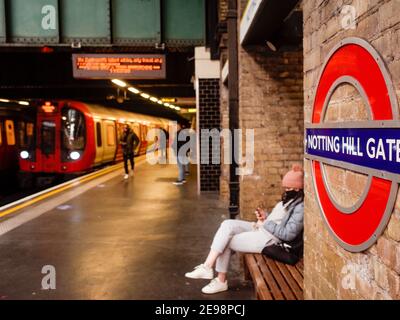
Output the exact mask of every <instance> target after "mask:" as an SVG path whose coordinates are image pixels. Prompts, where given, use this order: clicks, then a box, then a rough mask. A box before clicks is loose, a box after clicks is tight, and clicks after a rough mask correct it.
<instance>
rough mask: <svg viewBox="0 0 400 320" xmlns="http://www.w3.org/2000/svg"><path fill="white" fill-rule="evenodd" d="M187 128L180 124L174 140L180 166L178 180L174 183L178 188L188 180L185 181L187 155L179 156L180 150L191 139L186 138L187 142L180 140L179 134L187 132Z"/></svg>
mask: <svg viewBox="0 0 400 320" xmlns="http://www.w3.org/2000/svg"><path fill="white" fill-rule="evenodd" d="M185 128H186V126H185V124H183V123H182V124H178V131H177V133H176V137H175V139H174V143H173V146H172V147H173V149H174V151H175V155H176V161H177V164H178V180H176V181H174V182H173V184H174V185H176V186H181V185H183V184H184V183H186V179H185V168H186V166H187V165H186V164H185V162H186V161H188V158H187V155H179V151H180V149H181V148H182V147H183V146H184V145H185V144H186V143H187V142H188V141H189V139H190V137H186V139H185V140H183V141H181V140H179V134H180V133H181V132H182V131H183V130H185ZM185 158H186V159H185Z"/></svg>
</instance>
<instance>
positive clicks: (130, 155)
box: [120, 124, 140, 179]
mask: <svg viewBox="0 0 400 320" xmlns="http://www.w3.org/2000/svg"><path fill="white" fill-rule="evenodd" d="M139 142H140V141H139V138H138V136H137V135H136V134H135V132H133V130H132V129H131V127H130V126H129V125H127V124H126V125H125V126H124V133H123V135H122V137H121V141H120V144H121V145H122V150H123V155H124V167H125V176H124V179H128V178H129V169H128V160H129V161H130V163H131V169H132V171H131V175H133V171H134V170H135V149H136V147H137V145H138V144H139Z"/></svg>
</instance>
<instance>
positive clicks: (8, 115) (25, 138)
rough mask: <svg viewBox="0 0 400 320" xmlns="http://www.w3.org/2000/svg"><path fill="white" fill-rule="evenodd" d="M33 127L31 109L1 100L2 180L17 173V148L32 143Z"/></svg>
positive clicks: (0, 177)
mask: <svg viewBox="0 0 400 320" xmlns="http://www.w3.org/2000/svg"><path fill="white" fill-rule="evenodd" d="M34 127H35V117H34V112H33V109H30V108H27V107H22V106H19V105H18V104H13V103H4V102H1V104H0V179H1V180H2V181H5V180H7V179H6V178H7V177H12V176H13V175H15V174H16V173H17V171H18V150H19V149H20V148H21V147H22V148H26V147H27V146H28V145H31V144H32V143H33V136H34ZM0 183H1V182H0Z"/></svg>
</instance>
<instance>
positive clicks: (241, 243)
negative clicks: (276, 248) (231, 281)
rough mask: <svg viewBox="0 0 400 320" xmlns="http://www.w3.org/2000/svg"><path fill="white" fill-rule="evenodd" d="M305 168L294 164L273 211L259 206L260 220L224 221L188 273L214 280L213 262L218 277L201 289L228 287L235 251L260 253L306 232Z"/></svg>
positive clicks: (257, 212) (205, 290)
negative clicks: (203, 256)
mask: <svg viewBox="0 0 400 320" xmlns="http://www.w3.org/2000/svg"><path fill="white" fill-rule="evenodd" d="M303 179H304V178H303V170H302V168H301V166H299V165H295V166H293V168H292V170H291V171H289V172H288V173H287V174H286V175H285V176H284V177H283V180H282V187H283V188H284V193H283V195H282V201H281V202H279V203H278V204H277V205H276V206H275V208H274V209H273V210H272V212H271V214H269V215H267V214H266V212H264V211H263V210H261V209H259V208H257V210H256V212H255V213H256V216H257V222H256V223H252V222H248V221H242V220H225V221H224V222H222V224H221V226H220V228H219V229H218V231H217V233H216V234H215V236H214V241H213V243H212V245H211V250H210V252H209V254H208V256H207V259H206V260H205V262H204V263H203V264H201V265H199V266H197V267H196V268H195V269H194V270H193V271H192V272H188V273H186V274H185V276H186V277H187V278H191V279H213V278H214V270H213V267H214V265H215V266H216V271H217V272H218V276H217V277H216V278H215V279H213V280H212V281H211V282H210V283H209V284H208V285H206V286H205V287H204V288H203V289H202V292H203V293H206V294H214V293H218V292H222V291H226V290H228V281H227V279H226V274H227V271H228V266H229V260H230V257H231V254H232V251H237V252H243V253H261V252H262V251H263V249H264V248H265V247H267V246H272V245H274V244H276V243H281V242H282V243H283V242H289V241H293V240H294V239H296V238H297V237H298V236H299V235H300V234H301V233H302V232H303V219H304V192H303Z"/></svg>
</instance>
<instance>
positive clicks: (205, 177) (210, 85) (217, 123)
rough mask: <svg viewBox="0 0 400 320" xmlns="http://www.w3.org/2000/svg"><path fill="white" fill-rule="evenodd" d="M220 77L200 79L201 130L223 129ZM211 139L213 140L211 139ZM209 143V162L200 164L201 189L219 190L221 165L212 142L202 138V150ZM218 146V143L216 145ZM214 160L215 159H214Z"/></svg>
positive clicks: (199, 113)
mask: <svg viewBox="0 0 400 320" xmlns="http://www.w3.org/2000/svg"><path fill="white" fill-rule="evenodd" d="M219 81H220V80H219V79H199V102H200V104H199V112H198V115H199V130H200V132H201V130H203V129H209V130H212V129H218V130H220V129H221V119H220V95H219ZM210 141H211V140H210ZM207 145H209V147H208V148H209V150H208V151H209V152H208V154H209V164H201V165H200V189H201V191H219V179H220V175H221V166H220V164H213V162H214V163H216V161H215V160H220V159H219V153H217V154H218V157H217V159H213V158H212V156H213V154H215V153H213V150H212V144H211V143H210V144H208V140H204V141H203V140H200V150H202V153H203V150H204V148H205V147H206V146H207ZM214 147H217V145H214ZM213 160H214V161H213Z"/></svg>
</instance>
